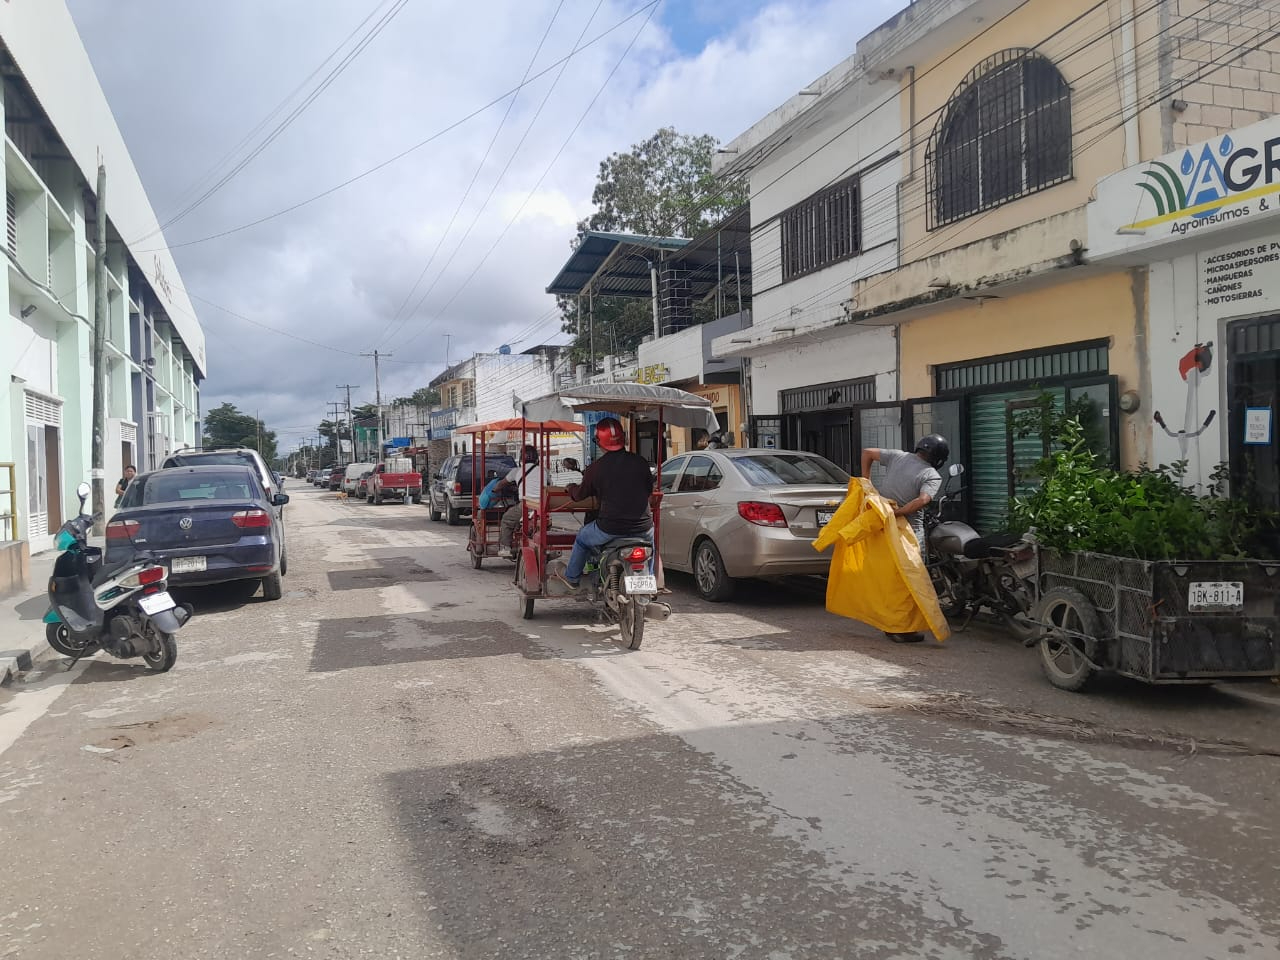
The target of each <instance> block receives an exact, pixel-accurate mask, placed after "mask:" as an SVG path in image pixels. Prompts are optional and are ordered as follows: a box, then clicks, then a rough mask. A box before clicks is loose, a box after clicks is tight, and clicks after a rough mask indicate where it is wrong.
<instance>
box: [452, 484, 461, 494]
mask: <svg viewBox="0 0 1280 960" xmlns="http://www.w3.org/2000/svg"><path fill="white" fill-rule="evenodd" d="M453 495H454V496H455V497H460V496H462V484H460V483H455V484H454V485H453Z"/></svg>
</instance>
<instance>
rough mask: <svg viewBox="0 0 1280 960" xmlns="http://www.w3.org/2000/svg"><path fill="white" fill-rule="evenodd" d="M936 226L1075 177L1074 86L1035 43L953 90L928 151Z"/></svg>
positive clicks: (1000, 57)
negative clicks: (1073, 174)
mask: <svg viewBox="0 0 1280 960" xmlns="http://www.w3.org/2000/svg"><path fill="white" fill-rule="evenodd" d="M925 167H926V169H927V171H928V190H929V203H928V216H929V229H930V230H932V229H934V228H936V227H941V226H945V225H946V224H948V223H954V222H956V221H957V220H962V219H964V218H965V217H968V216H971V215H972V214H975V213H979V212H981V211H983V210H990V209H991V208H992V207H996V206H999V205H1000V204H1002V203H1007V202H1008V201H1010V200H1015V199H1017V198H1018V197H1023V196H1026V195H1027V194H1031V193H1035V192H1036V191H1038V190H1043V189H1045V188H1047V187H1051V186H1053V185H1054V184H1057V183H1061V182H1063V181H1064V180H1069V179H1071V175H1072V169H1071V88H1070V87H1069V86H1067V82H1066V81H1065V80H1064V79H1063V78H1062V74H1061V73H1059V72H1058V68H1057V67H1055V66H1054V65H1053V63H1051V62H1050V61H1049V60H1047V59H1046V58H1044V57H1042V56H1041V55H1040V54H1038V53H1035V52H1034V51H1031V50H1025V49H1012V50H1004V51H1002V52H1001V53H998V54H996V55H995V56H993V57H991V58H990V59H988V60H987V61H985V62H984V63H982V64H981V65H979V66H978V67H977V68H976V69H974V70H973V72H971V73H970V74H969V76H968V77H966V78H965V80H964V82H963V83H961V84H960V86H959V87H958V88H957V89H956V92H955V93H954V94H952V97H951V101H950V103H949V104H948V106H947V109H946V111H945V112H944V114H943V116H942V119H941V120H940V121H939V122H938V125H937V127H936V128H935V129H934V132H933V137H932V139H931V141H930V143H929V147H928V150H927V152H926V154H925Z"/></svg>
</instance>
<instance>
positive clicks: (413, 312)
mask: <svg viewBox="0 0 1280 960" xmlns="http://www.w3.org/2000/svg"><path fill="white" fill-rule="evenodd" d="M603 5H604V0H597V2H596V6H595V9H594V10H592V11H591V16H590V17H588V18H587V22H586V23H584V24H583V25H582V32H581V33H579V34H578V39H577V40H575V41H574V44H573V50H577V49H578V48H579V47H580V46H581V44H582V38H583V37H585V36H586V35H587V31H588V30H590V29H591V24H592V23H594V22H595V19H596V14H598V13H599V12H600V8H601V7H602V6H603ZM556 9H557V11H558V10H559V8H558V7H557V8H556ZM642 29H643V28H642ZM571 52H572V51H571ZM568 66H569V61H568V60H566V61H564V63H562V64H560V70H559V72H557V73H556V75H555V77H553V78H552V80H551V85H550V86H549V87H547V90H546V92H545V93H544V94H543V95H542V102H541V103H539V104H538V109H537V110H535V111H534V114H533V117H532V118H531V119H530V120H529V123H528V125H527V126H526V127H525V128H524V133H522V134H521V135H520V141H519V142H518V143H517V144H516V145H515V149H514V150H512V151H511V156H509V157H508V158H507V162H506V164H505V165H504V166H503V168H502V171H501V172H500V173H499V174H498V177H497V179H496V180H494V182H493V186H492V187H490V188H489V193H488V195H486V196H485V198H484V203H482V204H481V205H480V209H479V210H477V211H476V213H475V216H473V217H472V218H471V223H469V224H468V225H467V229H466V232H464V233H463V235H462V238H461V239H460V240H459V241H458V242H457V243H456V244H455V245H454V248H453V252H452V253H450V254H449V259H448V260H447V261H446V262H445V265H444V266H443V267H441V268H440V270H439V272H438V273H437V274H436V276H435V279H434V280H432V281H431V286H429V287H428V288H427V289H426V291H425V292H424V293H423V294H422V296H421V297H420V298H419V300H418V302H417V303H415V304H414V306H413V309H412V310H410V311H409V313H408V314H407V315H406V316H405V318H404V320H402V321H401V322H400V326H399V327H398V328H397V330H396V332H397V333H398V332H399V331H400V330H401V329H403V327H404V325H405V324H406V323H408V322H409V320H410V319H412V318H413V317H414V316H415V315H416V314H417V312H418V311H419V310H421V309H422V305H423V304H424V303H425V302H426V300H427V297H429V296H430V295H431V291H432V290H434V289H435V287H436V284H437V283H439V282H440V280H441V279H443V277H444V275H445V273H446V272H447V271H448V269H449V267H450V265H452V263H453V260H454V258H455V257H456V256H457V255H458V253H459V252H460V251H461V250H462V246H463V244H465V243H466V242H467V238H468V237H470V236H471V231H472V230H474V229H475V226H476V224H477V223H478V222H479V221H480V217H481V216H482V215H483V214H484V212H485V210H487V209H488V207H489V201H491V200H492V199H493V195H494V194H495V193H497V191H498V185H499V184H501V183H502V180H503V178H504V177H505V176H506V175H507V171H508V170H510V169H511V165H512V164H513V163H514V162H515V159H516V157H517V156H519V154H520V150H521V149H522V148H523V147H524V144H525V141H526V140H527V139H528V138H529V134H530V133H532V132H533V128H534V125H535V124H536V123H537V122H538V118H539V117H540V116H542V111H543V108H545V107H546V105H547V101H548V100H550V99H551V95H552V94H553V93H554V92H555V89H556V87H557V86H559V84H560V78H561V77H563V76H564V72H565V70H566V69H567V68H568ZM450 224H452V221H450ZM443 239H444V238H443V237H441V240H442V241H443ZM436 249H437V250H438V249H439V247H438V246H437V248H436ZM434 256H435V254H434V253H433V254H432V257H433V258H434ZM401 306H403V304H402V305H401ZM428 322H429V321H428Z"/></svg>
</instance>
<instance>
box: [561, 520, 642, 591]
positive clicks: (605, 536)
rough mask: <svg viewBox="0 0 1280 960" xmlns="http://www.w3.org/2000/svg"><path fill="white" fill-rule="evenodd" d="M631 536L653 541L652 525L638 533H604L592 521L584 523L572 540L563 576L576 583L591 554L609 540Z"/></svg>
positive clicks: (580, 577) (595, 552)
mask: <svg viewBox="0 0 1280 960" xmlns="http://www.w3.org/2000/svg"><path fill="white" fill-rule="evenodd" d="M632 536H634V537H635V539H637V540H639V539H641V538H643V539H645V540H648V541H649V543H650V544H652V543H653V527H650V528H649V529H648V530H646V531H645V532H644V533H640V534H634V535H633V534H629V533H624V534H617V533H605V532H604V531H603V530H601V529H600V528H599V527H598V526H596V524H595V523H594V522H592V523H588V524H586V525H585V526H584V527H583V528H582V529H581V530H579V531H578V535H577V536H576V537H575V538H574V540H573V552H572V553H570V554H569V563H568V566H566V567H565V571H564V578H565V579H566V580H568V581H569V582H570V583H577V582H578V581H579V580H581V579H582V570H583V568H584V567H585V566H586V565H587V561H588V560H589V559H591V557H592V556H594V555H595V554H597V553H599V552H600V548H601V547H603V546H604V545H605V544H606V543H608V542H609V541H610V540H622V539H628V538H631V537H632Z"/></svg>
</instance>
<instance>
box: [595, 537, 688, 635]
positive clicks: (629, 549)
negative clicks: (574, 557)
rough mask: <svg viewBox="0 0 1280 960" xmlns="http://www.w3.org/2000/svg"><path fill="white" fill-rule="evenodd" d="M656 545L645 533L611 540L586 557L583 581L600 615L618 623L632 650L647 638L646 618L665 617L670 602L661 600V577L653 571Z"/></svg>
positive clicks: (660, 618) (669, 608)
mask: <svg viewBox="0 0 1280 960" xmlns="http://www.w3.org/2000/svg"><path fill="white" fill-rule="evenodd" d="M652 558H653V545H652V544H651V543H650V542H649V541H648V540H647V539H644V538H642V537H620V538H618V539H617V540H610V541H609V542H608V543H606V544H605V545H604V546H603V547H602V548H601V550H600V553H599V554H598V556H597V557H596V558H593V559H592V560H589V561H587V565H586V567H585V569H584V570H583V581H584V583H585V584H586V587H587V597H588V599H589V600H590V601H591V603H592V605H593V606H594V607H595V608H596V611H597V614H598V615H599V617H600V619H601V620H603V621H605V622H612V623H616V624H618V625H619V626H620V627H621V628H622V640H623V642H624V643H626V645H627V647H628V648H629V649H631V650H639V649H640V644H641V643H642V642H643V641H644V624H645V621H646V620H659V621H661V620H666V619H667V617H669V616H671V605H670V604H668V603H665V602H662V601H660V600H658V578H657V576H656V575H655V574H654V573H652V572H651V568H650V562H651V560H652Z"/></svg>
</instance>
